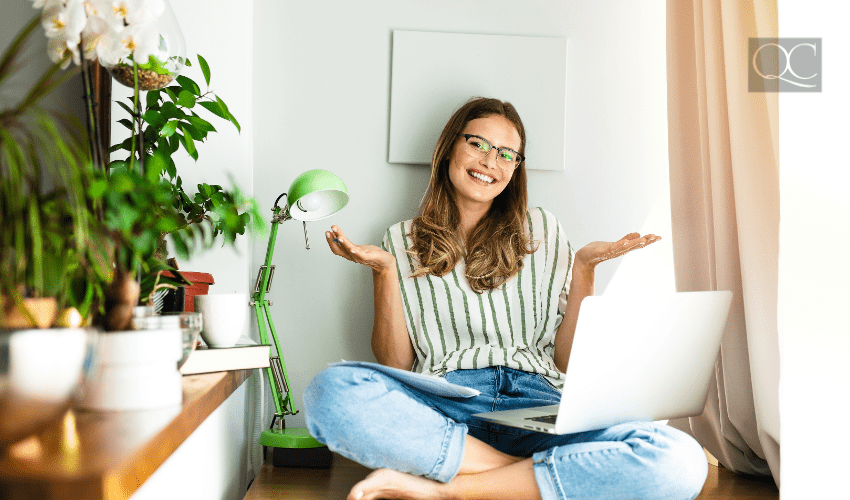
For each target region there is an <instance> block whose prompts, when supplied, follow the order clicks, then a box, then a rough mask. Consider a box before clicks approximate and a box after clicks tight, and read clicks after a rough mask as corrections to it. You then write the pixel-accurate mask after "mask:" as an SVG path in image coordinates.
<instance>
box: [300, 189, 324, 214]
mask: <svg viewBox="0 0 850 500" xmlns="http://www.w3.org/2000/svg"><path fill="white" fill-rule="evenodd" d="M321 206H322V196H321V195H320V194H319V193H310V194H308V195H306V196H303V197H302V198H301V199H300V200H298V208H300V209H301V210H302V211H304V212H315V211H316V210H318V209H319V208H320V207H321Z"/></svg>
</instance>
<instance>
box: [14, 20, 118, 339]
mask: <svg viewBox="0 0 850 500" xmlns="http://www.w3.org/2000/svg"><path fill="white" fill-rule="evenodd" d="M35 21H37V20H34V22H31V23H29V24H28V25H27V26H26V27H25V28H24V29H23V30H22V31H21V33H19V35H18V36H17V37H16V38H15V40H13V42H12V44H11V45H10V46H9V47H8V48H7V49H6V50H5V51H4V52H3V55H2V59H0V95H4V94H8V92H7V91H6V89H8V88H9V87H10V86H12V85H14V84H15V83H14V79H13V78H12V77H13V74H14V68H15V67H16V65H18V64H19V63H20V60H19V59H20V56H21V48H22V46H23V45H24V43H25V42H26V40H27V38H28V37H29V36H30V34H31V33H32V32H33V30H34V29H35V28H36V27H37V25H38V23H37V22H35ZM62 64H63V62H61V61H60V62H57V63H56V64H54V65H53V66H51V67H50V68H49V69H48V70H47V71H46V72H45V73H44V75H42V77H41V78H40V79H39V80H37V81H36V82H35V83H34V84H33V86H32V88H31V89H30V90H29V92H27V93H26V96H25V97H24V98H23V99H21V100H20V101H19V102H15V103H14V104H9V105H7V106H5V107H4V108H0V226H2V227H3V231H0V301H2V304H3V307H0V326H5V327H7V328H23V327H31V326H36V325H38V326H41V327H49V326H51V325H52V324H53V323H54V319H55V317H56V312H57V311H65V310H66V309H68V312H67V313H65V314H63V315H62V318H63V319H65V320H66V321H65V322H66V323H67V322H68V321H67V320H68V319H73V318H74V317H76V318H77V320H76V321H72V322H73V323H76V324H78V323H81V322H82V317H89V318H90V317H91V316H92V314H93V312H94V311H95V310H96V309H97V308H98V307H99V306H100V303H101V302H102V300H103V295H104V294H103V288H102V286H101V284H102V283H103V282H104V280H106V279H107V277H108V275H109V274H110V268H109V267H110V262H109V257H108V255H107V246H105V245H103V244H100V243H98V241H99V240H100V238H101V236H102V234H100V232H99V231H98V228H97V221H96V218H95V217H94V216H93V214H92V212H91V208H92V207H91V206H90V203H89V202H90V200H89V199H87V197H86V196H85V189H86V185H87V184H88V182H89V180H90V177H89V175H90V173H91V172H90V169H89V168H88V165H87V161H88V153H87V150H86V149H87V148H86V144H85V142H84V140H83V137H84V135H83V134H82V133H80V130H81V128H80V124H79V123H78V122H76V123H75V122H74V120H73V119H70V118H68V117H60V116H58V115H57V114H55V113H51V112H49V111H47V110H45V109H42V108H41V107H40V106H39V103H40V101H41V99H42V98H44V97H45V96H46V95H47V94H49V93H50V92H51V91H52V90H53V89H55V88H56V87H57V86H58V85H59V84H61V83H62V82H63V81H65V80H66V79H67V78H69V77H71V76H73V75H74V72H66V73H64V74H63V73H61V71H60V68H61V66H62ZM3 101H5V102H10V101H8V100H7V99H3ZM47 179H50V184H52V186H51V187H50V188H45V186H46V185H48V181H47ZM30 305H32V307H29V306H30ZM71 309H74V310H75V311H76V312H71ZM42 315H43V317H42Z"/></svg>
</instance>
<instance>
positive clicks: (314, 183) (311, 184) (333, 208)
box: [286, 168, 348, 221]
mask: <svg viewBox="0 0 850 500" xmlns="http://www.w3.org/2000/svg"><path fill="white" fill-rule="evenodd" d="M286 202H287V205H288V207H287V209H288V210H289V215H290V216H291V217H292V218H293V219H297V220H303V221H309V220H319V219H324V218H325V217H329V216H330V215H332V214H334V213H336V212H338V211H340V210H341V209H342V207H344V206H345V205H346V204H347V203H348V188H346V187H345V184H344V183H343V182H342V179H340V178H339V177H337V176H336V174H334V173H333V172H329V171H327V170H322V169H320V168H317V169H315V170H308V171H306V172H304V173H303V174H301V175H299V176H298V177H296V178H295V180H294V181H292V185H291V186H289V191H288V192H287V195H286Z"/></svg>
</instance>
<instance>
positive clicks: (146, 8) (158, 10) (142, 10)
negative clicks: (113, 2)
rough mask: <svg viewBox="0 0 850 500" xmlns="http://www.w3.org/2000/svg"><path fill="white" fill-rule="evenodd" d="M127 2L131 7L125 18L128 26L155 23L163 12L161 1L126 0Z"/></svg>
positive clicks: (163, 7)
mask: <svg viewBox="0 0 850 500" xmlns="http://www.w3.org/2000/svg"><path fill="white" fill-rule="evenodd" d="M127 2H128V3H129V4H130V6H131V8H130V11H129V12H128V14H127V17H126V19H127V22H128V23H130V24H135V23H146V22H149V21H155V20H156V19H157V18H159V16H161V15H162V13H163V12H165V2H164V1H163V0H127Z"/></svg>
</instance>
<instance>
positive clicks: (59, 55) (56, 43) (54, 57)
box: [47, 36, 80, 69]
mask: <svg viewBox="0 0 850 500" xmlns="http://www.w3.org/2000/svg"><path fill="white" fill-rule="evenodd" d="M75 48H76V45H70V46H69V44H68V41H67V40H66V39H64V38H62V37H58V36H57V37H54V38H50V39H48V40H47V55H48V56H50V60H51V61H53V62H54V63H57V62H59V61H61V60H62V59H64V58H65V57H66V56H68V55H70V56H71V57H70V58H68V59H66V60H65V62H64V63H62V66H61V68H62V69H65V68H67V67H68V65H69V64H71V61H72V60H73V61H74V64H76V65H78V66H79V65H80V53H79V52H77V51H76V50H74V49H75Z"/></svg>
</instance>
